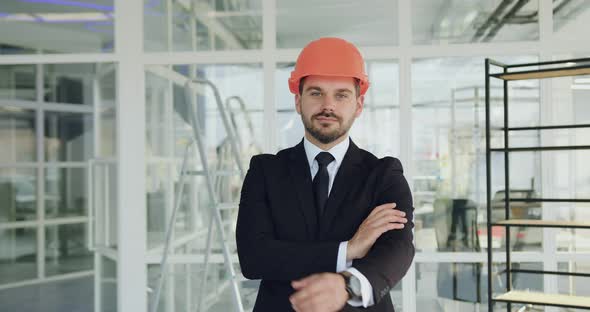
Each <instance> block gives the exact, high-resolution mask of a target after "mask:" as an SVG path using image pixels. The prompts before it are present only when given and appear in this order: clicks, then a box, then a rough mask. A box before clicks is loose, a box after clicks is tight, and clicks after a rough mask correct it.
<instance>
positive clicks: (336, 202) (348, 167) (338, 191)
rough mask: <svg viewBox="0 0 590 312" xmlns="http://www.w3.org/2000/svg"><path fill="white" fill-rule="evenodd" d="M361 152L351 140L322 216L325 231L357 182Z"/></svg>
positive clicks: (323, 230)
mask: <svg viewBox="0 0 590 312" xmlns="http://www.w3.org/2000/svg"><path fill="white" fill-rule="evenodd" d="M360 164H361V154H360V150H359V148H358V147H357V146H356V145H355V144H354V143H353V142H352V140H350V145H349V146H348V150H347V151H346V154H345V155H344V158H343V159H342V164H341V165H340V168H339V169H338V173H337V174H336V178H335V179H334V183H333V185H332V190H331V191H330V196H329V197H328V201H327V202H326V209H325V211H324V216H323V217H322V218H321V221H320V222H321V224H320V229H321V231H322V232H323V233H325V232H326V231H328V230H329V229H330V226H331V224H332V221H333V219H334V217H335V216H336V215H337V214H338V212H339V211H340V207H341V206H342V201H343V200H344V198H345V197H346V195H347V194H348V192H349V191H350V189H351V188H352V186H354V185H355V184H356V183H355V182H356V181H357V180H358V179H356V177H358V175H359V174H360V171H361V166H360Z"/></svg>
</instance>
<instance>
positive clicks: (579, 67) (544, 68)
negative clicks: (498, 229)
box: [485, 58, 590, 311]
mask: <svg viewBox="0 0 590 312" xmlns="http://www.w3.org/2000/svg"><path fill="white" fill-rule="evenodd" d="M491 66H495V67H497V68H501V71H500V72H496V73H491V72H490V67H491ZM523 68H535V69H532V70H530V69H525V70H522V69H523ZM485 73H486V77H485V79H486V184H487V188H486V192H487V233H491V232H492V226H502V227H505V228H506V236H505V237H506V244H505V246H506V250H505V252H506V270H504V271H503V273H505V274H506V292H505V293H503V294H500V295H497V296H495V297H493V293H492V291H493V278H492V267H493V259H492V248H488V250H487V252H488V254H487V255H488V311H493V308H494V303H496V302H504V303H506V304H507V310H508V311H512V304H513V303H517V304H533V305H543V306H556V307H564V308H578V309H590V297H581V296H572V295H564V294H545V293H538V292H529V291H519V290H513V289H512V274H513V273H532V274H554V275H566V276H582V277H590V274H587V273H576V272H562V271H541V270H518V269H513V268H512V265H511V258H510V254H511V247H510V230H511V227H547V228H568V229H590V223H589V222H578V221H557V220H526V219H511V213H510V210H511V209H510V208H511V203H514V202H518V201H520V202H523V201H524V202H570V203H572V202H574V203H586V202H590V199H572V198H520V199H516V198H510V192H508V191H507V192H505V194H506V196H505V198H504V212H505V218H504V220H500V221H495V222H494V220H492V190H491V188H492V185H491V181H492V180H491V172H492V171H491V154H492V153H503V154H504V164H505V165H504V178H505V180H504V183H505V185H504V187H505V188H504V189H505V190H510V179H509V177H510V175H509V173H510V170H509V169H510V162H509V157H508V156H509V154H510V153H512V152H531V151H534V152H543V151H557V150H564V151H568V150H569V151H571V150H590V145H575V146H530V147H510V145H509V133H510V132H514V131H531V130H532V131H542V130H551V129H575V128H590V125H588V124H577V125H556V126H538V127H510V126H509V116H508V102H509V98H508V83H509V82H510V81H515V80H525V79H545V78H556V77H568V76H578V75H588V74H590V58H583V59H570V60H561V61H551V62H539V63H524V64H512V65H507V64H503V63H500V62H497V61H494V60H491V59H486V61H485ZM492 78H493V79H500V80H502V82H503V92H504V99H503V102H504V103H503V113H504V120H503V127H502V128H497V129H492V128H491V127H490V102H491V101H490V80H491V79H492ZM491 130H501V131H503V136H504V137H503V138H504V142H503V143H504V146H502V147H495V148H492V147H491V146H490V145H491ZM491 240H492V235H489V234H488V246H490V247H491V246H492V241H491Z"/></svg>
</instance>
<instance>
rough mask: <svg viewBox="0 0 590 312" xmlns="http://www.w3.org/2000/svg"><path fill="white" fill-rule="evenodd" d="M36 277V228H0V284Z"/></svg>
mask: <svg viewBox="0 0 590 312" xmlns="http://www.w3.org/2000/svg"><path fill="white" fill-rule="evenodd" d="M36 278H37V230H36V229H34V228H33V229H30V228H24V229H1V230H0V284H7V283H14V282H20V281H24V280H30V279H36Z"/></svg>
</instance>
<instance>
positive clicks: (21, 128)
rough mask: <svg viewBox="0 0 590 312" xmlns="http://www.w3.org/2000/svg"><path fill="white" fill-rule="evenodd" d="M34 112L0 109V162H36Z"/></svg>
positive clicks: (12, 108)
mask: <svg viewBox="0 0 590 312" xmlns="http://www.w3.org/2000/svg"><path fill="white" fill-rule="evenodd" d="M36 131H37V118H35V111H33V110H27V109H22V108H18V107H11V106H3V107H0V146H2V151H1V152H0V162H4V163H6V162H19V161H29V162H31V161H36V160H37V141H36Z"/></svg>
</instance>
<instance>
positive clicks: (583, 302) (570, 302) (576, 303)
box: [494, 290, 590, 309]
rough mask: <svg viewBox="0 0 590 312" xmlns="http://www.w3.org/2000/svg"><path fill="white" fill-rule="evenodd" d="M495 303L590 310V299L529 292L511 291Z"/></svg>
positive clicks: (498, 298) (497, 298) (499, 297)
mask: <svg viewBox="0 0 590 312" xmlns="http://www.w3.org/2000/svg"><path fill="white" fill-rule="evenodd" d="M494 301H501V302H512V303H531V304H539V305H548V306H557V307H568V308H582V309H584V308H590V297H581V296H570V295H558V294H544V293H537V292H528V291H516V290H513V291H509V292H507V293H505V294H502V295H500V296H497V297H495V298H494Z"/></svg>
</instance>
